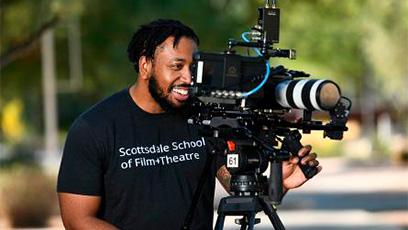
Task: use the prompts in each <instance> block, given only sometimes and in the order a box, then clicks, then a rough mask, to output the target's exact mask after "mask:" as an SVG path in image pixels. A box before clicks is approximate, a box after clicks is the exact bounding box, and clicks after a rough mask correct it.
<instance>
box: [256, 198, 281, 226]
mask: <svg viewBox="0 0 408 230" xmlns="http://www.w3.org/2000/svg"><path fill="white" fill-rule="evenodd" d="M259 202H260V203H261V205H262V208H263V210H264V212H265V214H266V215H267V216H268V217H269V220H270V221H271V223H272V225H273V228H274V229H275V230H285V226H283V224H282V221H281V220H280V219H279V216H278V214H277V213H276V210H275V209H274V208H273V207H272V205H271V204H269V203H267V202H266V201H265V200H263V199H261V198H260V199H259Z"/></svg>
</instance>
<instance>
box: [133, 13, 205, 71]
mask: <svg viewBox="0 0 408 230" xmlns="http://www.w3.org/2000/svg"><path fill="white" fill-rule="evenodd" d="M171 36H173V37H174V42H173V47H176V46H177V45H178V43H179V41H180V39H181V37H187V38H190V39H192V40H193V41H195V43H196V44H197V45H198V44H199V39H198V36H197V35H196V34H195V33H194V31H193V30H192V29H191V28H190V27H188V26H186V25H184V24H182V23H181V22H180V21H177V20H171V19H158V20H155V21H152V22H150V23H149V24H146V25H142V26H140V28H139V29H138V30H137V31H136V33H134V34H133V37H132V40H131V41H130V42H129V46H128V49H127V53H128V58H129V60H130V62H132V63H133V65H134V67H135V69H136V71H137V72H139V59H140V57H142V56H145V57H146V58H147V59H150V60H151V59H153V56H154V53H155V51H156V48H157V46H158V45H160V44H161V43H163V42H164V41H165V40H166V39H167V38H168V37H171Z"/></svg>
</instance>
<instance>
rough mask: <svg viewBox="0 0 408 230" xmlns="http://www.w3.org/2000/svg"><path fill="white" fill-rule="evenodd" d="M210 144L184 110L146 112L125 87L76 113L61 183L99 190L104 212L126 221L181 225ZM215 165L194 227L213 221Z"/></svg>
mask: <svg viewBox="0 0 408 230" xmlns="http://www.w3.org/2000/svg"><path fill="white" fill-rule="evenodd" d="M207 149H208V143H207V142H206V139H204V138H203V137H201V136H199V134H198V129H197V127H194V126H192V125H189V124H187V122H186V120H185V119H184V118H183V117H182V116H180V115H179V114H177V113H162V114H150V113H146V112H145V111H143V110H142V109H140V108H139V107H138V106H137V105H136V104H135V103H134V101H133V100H132V98H131V97H130V95H129V92H128V89H125V90H123V91H121V92H118V93H116V94H114V95H112V96H110V97H108V98H107V99H105V100H103V101H102V102H100V103H98V104H97V105H95V106H93V107H92V108H91V109H89V110H88V111H87V112H85V113H84V114H82V115H81V116H80V117H79V118H77V119H76V121H75V122H74V124H73V125H72V127H71V129H70V131H69V133H68V137H67V140H66V143H65V147H64V153H63V158H62V162H61V167H60V172H59V176H58V185H57V190H58V192H67V193H75V194H83V195H95V196H101V198H102V204H101V209H100V212H99V217H100V218H101V219H104V220H106V221H107V222H109V223H111V224H113V225H115V226H117V227H119V228H120V229H180V227H181V226H182V224H183V221H184V218H185V216H186V214H187V211H188V209H189V206H190V204H191V202H192V197H193V193H194V191H195V189H196V187H197V185H198V181H199V178H200V176H201V172H202V169H203V168H204V165H205V162H206V159H207V157H208V154H207V151H208V150H207ZM216 168H217V166H216V164H213V165H212V166H211V170H210V172H208V177H207V180H206V183H205V186H204V189H203V191H202V194H201V198H200V200H199V202H198V206H197V209H196V212H195V215H194V218H193V220H194V221H193V229H211V228H212V227H211V226H212V218H213V198H214V186H215V179H214V178H215V171H216Z"/></svg>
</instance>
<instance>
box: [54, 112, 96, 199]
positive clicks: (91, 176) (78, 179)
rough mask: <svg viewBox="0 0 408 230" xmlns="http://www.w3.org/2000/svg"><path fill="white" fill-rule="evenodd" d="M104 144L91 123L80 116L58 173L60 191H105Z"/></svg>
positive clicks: (91, 192) (85, 193)
mask: <svg viewBox="0 0 408 230" xmlns="http://www.w3.org/2000/svg"><path fill="white" fill-rule="evenodd" d="M101 155H102V154H101V148H100V147H98V142H97V141H96V138H95V137H94V135H93V132H92V129H91V127H90V126H89V125H88V123H87V122H86V121H85V120H83V119H81V118H78V119H77V120H76V121H75V122H74V124H73V125H72V127H71V128H70V130H69V132H68V136H67V139H66V142H65V146H64V151H63V155H62V161H61V165H60V169H59V174H58V182H57V191H58V192H67V193H75V194H82V195H97V196H100V195H102V190H103V168H102V165H103V164H102V157H101Z"/></svg>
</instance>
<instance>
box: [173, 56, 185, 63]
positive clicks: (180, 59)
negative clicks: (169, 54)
mask: <svg viewBox="0 0 408 230" xmlns="http://www.w3.org/2000/svg"><path fill="white" fill-rule="evenodd" d="M171 61H172V62H173V61H176V62H185V61H186V59H184V58H177V57H176V58H173V59H171Z"/></svg>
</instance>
